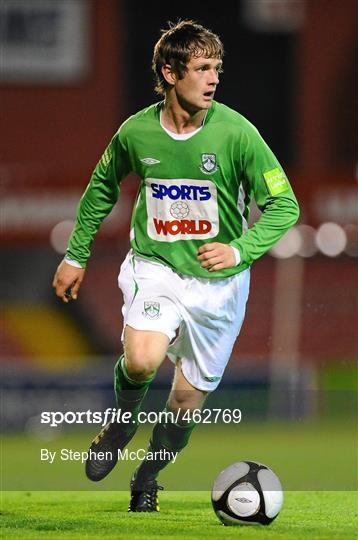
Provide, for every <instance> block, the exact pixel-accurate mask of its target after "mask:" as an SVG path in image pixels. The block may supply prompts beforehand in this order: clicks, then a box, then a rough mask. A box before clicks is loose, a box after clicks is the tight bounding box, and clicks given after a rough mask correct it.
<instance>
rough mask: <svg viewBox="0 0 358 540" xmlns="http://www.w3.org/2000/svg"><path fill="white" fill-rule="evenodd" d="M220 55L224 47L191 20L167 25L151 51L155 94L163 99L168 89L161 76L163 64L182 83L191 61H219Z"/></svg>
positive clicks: (208, 31) (206, 30) (217, 37)
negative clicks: (197, 59)
mask: <svg viewBox="0 0 358 540" xmlns="http://www.w3.org/2000/svg"><path fill="white" fill-rule="evenodd" d="M223 55H224V47H223V44H222V42H221V40H220V38H219V36H217V35H216V34H214V33H213V32H212V31H211V30H209V29H207V28H204V26H202V25H201V24H198V23H197V22H195V21H192V20H184V21H179V22H178V23H171V22H169V28H167V29H164V30H162V35H161V37H160V39H159V40H158V41H157V43H156V44H155V47H154V53H153V59H152V69H153V71H154V74H155V78H156V86H155V91H156V92H157V93H158V94H161V95H163V94H165V92H166V90H167V89H168V88H169V84H168V83H167V82H166V80H165V79H164V77H163V74H162V67H163V66H164V65H165V64H170V66H171V67H172V69H173V71H174V73H175V74H176V75H177V76H178V77H179V79H182V78H183V77H184V74H185V70H186V66H187V64H188V62H189V61H190V59H191V58H199V57H201V56H203V57H204V58H218V59H220V60H221V58H222V57H223Z"/></svg>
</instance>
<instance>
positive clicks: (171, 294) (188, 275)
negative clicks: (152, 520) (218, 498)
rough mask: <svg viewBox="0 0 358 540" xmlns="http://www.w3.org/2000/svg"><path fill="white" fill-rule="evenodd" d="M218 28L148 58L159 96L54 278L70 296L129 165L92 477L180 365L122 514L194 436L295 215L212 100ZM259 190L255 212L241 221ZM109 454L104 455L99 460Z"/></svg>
mask: <svg viewBox="0 0 358 540" xmlns="http://www.w3.org/2000/svg"><path fill="white" fill-rule="evenodd" d="M222 57H223V45H222V43H221V41H220V39H219V37H218V36H217V35H215V34H214V33H212V32H211V31H210V30H208V29H206V28H204V27H203V26H201V25H199V24H197V23H196V22H194V21H190V20H185V21H181V22H179V23H177V24H175V25H170V26H169V28H168V29H167V30H166V31H164V32H163V33H162V36H161V37H160V39H159V41H158V42H157V43H156V45H155V48H154V55H153V64H152V65H153V70H154V73H155V76H156V80H157V85H156V91H157V92H158V93H159V94H160V95H161V96H162V97H163V100H162V101H160V102H159V103H155V104H153V105H151V106H149V107H148V108H146V109H144V110H142V111H140V112H138V113H137V114H135V115H134V116H131V117H130V118H129V119H128V120H127V121H125V122H124V123H123V124H122V126H121V127H120V128H119V130H118V131H117V133H115V135H114V137H113V138H112V140H111V142H110V143H109V145H108V147H107V148H106V150H105V151H104V154H103V156H102V158H101V159H100V161H99V163H98V164H97V166H96V168H95V170H94V172H93V175H92V177H91V180H90V183H89V185H88V187H87V189H86V191H85V192H84V195H83V197H82V199H81V201H80V204H79V207H78V211H77V220H76V224H75V227H74V230H73V232H72V235H71V237H70V241H69V246H68V250H67V253H66V256H65V258H64V260H63V261H62V262H61V264H60V265H59V267H58V269H57V272H56V274H55V277H54V281H53V286H54V288H55V290H56V294H57V296H59V297H60V298H62V300H63V301H64V302H66V303H67V302H69V301H70V300H72V299H76V298H77V295H78V291H79V288H80V285H81V282H82V280H83V277H84V274H85V267H86V262H87V259H88V258H89V256H90V248H91V244H92V241H93V239H94V236H95V234H96V233H97V230H98V228H99V226H100V224H101V222H102V221H103V219H104V218H105V217H106V216H107V214H108V213H109V212H110V211H111V209H112V207H113V206H114V205H115V203H116V201H117V198H118V195H119V190H120V184H121V182H122V180H123V178H124V177H126V176H127V175H128V173H129V172H131V171H133V172H135V173H137V174H138V175H139V177H140V178H141V183H140V187H139V191H138V195H137V199H136V202H135V205H134V209H133V215H132V222H131V230H130V243H131V249H130V251H129V253H128V255H127V257H126V259H125V260H124V262H123V264H122V266H121V270H120V274H119V278H118V282H119V287H120V288H121V290H122V292H123V297H124V305H123V318H124V330H123V348H124V354H123V355H122V356H121V357H120V358H119V360H118V362H117V364H116V366H115V377H114V378H115V384H114V385H115V394H116V401H117V407H118V409H121V411H122V413H123V412H130V413H131V415H132V418H133V421H132V422H130V423H124V422H122V423H121V422H118V423H117V422H114V423H108V424H107V425H106V426H105V427H104V428H103V430H102V431H101V432H100V433H99V434H98V436H97V437H96V438H95V439H94V441H93V442H92V444H91V447H90V449H91V450H92V453H91V456H90V457H89V459H88V460H87V463H86V473H87V476H88V477H89V478H90V479H91V480H94V481H98V480H101V479H102V478H104V477H105V476H106V475H107V474H108V473H109V472H110V471H111V470H112V469H113V467H114V466H115V465H116V463H117V460H118V449H120V450H123V448H124V447H125V446H126V444H127V443H128V442H129V441H130V440H131V439H132V437H133V435H134V434H135V431H136V429H137V426H138V413H139V411H140V408H141V404H142V401H143V399H144V396H145V395H146V393H147V390H148V388H149V386H150V383H151V382H152V380H153V378H154V377H155V373H156V371H157V369H158V368H159V366H160V365H161V363H162V362H163V360H164V358H165V357H166V355H168V356H169V358H170V359H171V360H172V361H173V362H174V363H175V372H174V379H173V384H172V388H171V391H170V394H169V398H168V401H167V405H166V410H167V411H169V412H173V413H174V415H172V418H171V417H170V415H167V419H166V420H164V421H162V422H158V423H157V424H156V425H155V427H154V429H153V432H152V436H151V439H150V442H149V451H150V452H153V453H155V455H156V456H160V457H158V458H157V459H156V460H149V459H144V460H143V461H142V462H141V464H140V466H139V467H138V468H137V470H136V471H135V473H134V475H133V478H132V480H131V501H130V506H129V511H132V512H155V511H158V509H159V507H158V498H157V493H158V489H161V486H159V485H158V483H157V476H158V474H159V472H160V470H161V469H163V468H164V467H165V466H166V465H167V464H168V463H169V462H170V457H168V455H170V453H173V452H174V453H176V452H179V451H180V450H182V449H183V448H184V447H185V446H186V445H187V443H188V441H189V438H190V435H191V432H192V430H193V428H194V426H195V423H194V422H193V421H192V419H191V418H190V415H189V417H188V414H187V413H188V412H189V413H190V411H193V410H194V409H200V408H201V407H202V405H203V403H204V400H205V398H206V396H207V395H208V393H210V392H212V391H213V390H215V388H216V387H217V386H218V384H219V382H220V379H221V377H222V375H223V372H224V369H225V367H226V364H227V362H228V360H229V357H230V354H231V351H232V347H233V345H234V342H235V340H236V337H237V336H238V334H239V332H240V328H241V325H242V322H243V319H244V314H245V305H246V301H247V297H248V293H249V280H250V266H251V264H252V262H253V261H254V260H255V259H257V258H258V257H261V255H263V254H264V253H265V252H267V251H268V250H269V249H270V248H271V246H273V244H275V242H277V241H278V240H279V238H281V236H282V235H283V234H284V233H285V232H286V231H287V230H288V229H289V228H290V227H291V226H292V225H293V224H294V223H295V222H296V221H297V218H298V214H299V211H298V205H297V201H296V199H295V196H294V194H293V192H292V189H291V186H290V184H289V182H288V180H287V177H286V175H285V173H284V171H283V170H282V167H281V165H280V163H279V162H278V161H277V159H276V157H275V156H274V154H273V153H272V151H271V150H270V148H269V147H268V146H267V144H266V143H265V142H264V141H263V139H262V138H261V136H260V134H259V133H258V131H257V130H256V128H255V127H254V126H253V125H252V124H251V123H250V122H249V121H248V120H246V119H245V118H244V117H243V116H241V115H240V114H239V113H237V112H235V111H234V110H232V109H230V108H229V107H227V106H225V105H223V104H221V103H218V102H216V101H214V95H215V91H216V88H217V85H218V84H219V74H220V72H221V70H222ZM252 198H255V200H256V203H257V205H258V207H259V209H260V210H261V211H262V214H261V216H260V218H259V220H258V221H257V222H256V223H255V224H254V225H253V226H252V227H251V228H249V227H248V221H249V205H250V201H251V200H252ZM99 452H108V454H107V455H108V456H112V459H107V460H103V459H99V456H100V454H99Z"/></svg>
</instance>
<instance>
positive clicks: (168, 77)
mask: <svg viewBox="0 0 358 540" xmlns="http://www.w3.org/2000/svg"><path fill="white" fill-rule="evenodd" d="M162 75H163V77H164V79H165V81H166V82H167V83H168V84H170V85H171V86H173V85H174V84H175V83H176V80H177V76H176V74H175V73H174V71H173V69H172V66H171V65H170V64H164V66H163V67H162Z"/></svg>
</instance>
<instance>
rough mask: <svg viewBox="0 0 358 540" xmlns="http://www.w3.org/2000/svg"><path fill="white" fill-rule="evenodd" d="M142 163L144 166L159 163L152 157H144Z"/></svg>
mask: <svg viewBox="0 0 358 540" xmlns="http://www.w3.org/2000/svg"><path fill="white" fill-rule="evenodd" d="M141 162H142V163H145V164H146V165H157V163H160V161H159V159H155V158H152V157H146V158H143V159H141Z"/></svg>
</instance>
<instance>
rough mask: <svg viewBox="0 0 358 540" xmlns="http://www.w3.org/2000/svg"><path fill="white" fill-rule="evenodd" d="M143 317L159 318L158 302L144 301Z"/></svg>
mask: <svg viewBox="0 0 358 540" xmlns="http://www.w3.org/2000/svg"><path fill="white" fill-rule="evenodd" d="M143 315H144V317H147V319H159V317H160V316H161V313H160V303H159V302H144V311H143Z"/></svg>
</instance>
